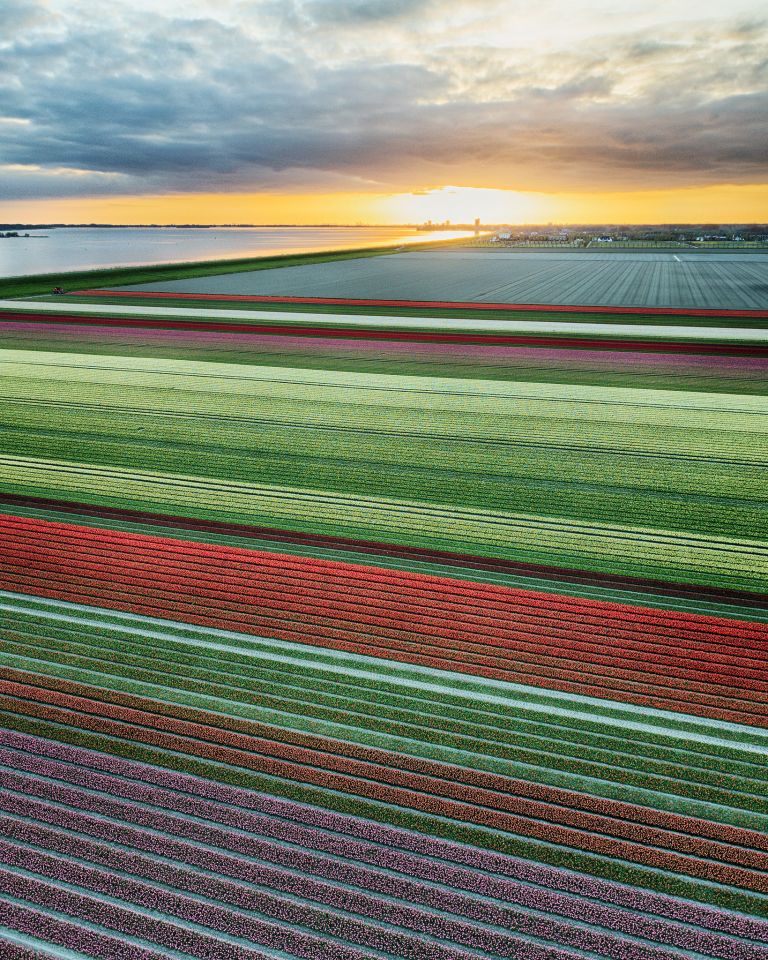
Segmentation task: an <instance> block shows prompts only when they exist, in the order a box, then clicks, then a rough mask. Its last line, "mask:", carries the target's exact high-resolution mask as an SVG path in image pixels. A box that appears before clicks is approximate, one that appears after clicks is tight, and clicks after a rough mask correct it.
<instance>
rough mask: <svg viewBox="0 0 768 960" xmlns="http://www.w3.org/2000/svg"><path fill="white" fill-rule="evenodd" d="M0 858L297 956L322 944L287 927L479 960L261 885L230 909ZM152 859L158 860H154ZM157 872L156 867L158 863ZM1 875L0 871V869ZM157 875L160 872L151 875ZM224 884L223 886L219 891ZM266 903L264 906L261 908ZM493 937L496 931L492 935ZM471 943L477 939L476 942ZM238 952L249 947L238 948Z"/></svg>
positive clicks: (214, 887) (439, 957)
mask: <svg viewBox="0 0 768 960" xmlns="http://www.w3.org/2000/svg"><path fill="white" fill-rule="evenodd" d="M0 861H2V862H5V863H7V864H9V865H12V866H15V867H20V868H22V869H26V870H30V871H32V872H34V873H37V874H42V875H44V876H47V877H50V878H51V879H53V880H59V881H63V882H65V883H69V884H74V885H77V886H79V887H83V888H85V889H87V890H90V891H93V892H94V893H96V894H104V895H107V896H111V897H116V898H119V899H121V900H124V901H128V902H129V903H132V904H136V905H138V906H140V907H144V908H146V909H156V910H158V909H159V910H161V911H162V912H163V913H165V914H168V915H170V916H172V917H176V918H178V919H181V920H186V921H188V922H192V923H197V924H201V925H203V926H206V927H208V928H210V929H211V930H215V931H218V932H220V933H224V934H227V935H229V936H232V937H239V938H241V939H245V940H249V941H252V942H254V943H257V944H261V945H263V946H266V947H270V948H273V949H280V950H287V951H289V952H291V953H296V954H297V955H298V956H303V957H315V956H322V954H318V953H317V949H318V947H321V945H322V944H323V943H326V941H325V940H324V939H322V940H321V939H320V938H318V937H316V936H311V935H309V934H305V933H302V931H301V930H298V929H292V927H309V928H311V929H314V930H316V931H318V933H319V934H320V935H321V936H322V935H327V936H331V937H334V938H340V939H344V940H352V941H353V942H356V943H359V944H360V945H361V946H363V947H368V948H370V949H373V950H379V951H383V952H386V953H393V954H395V955H396V956H399V957H402V958H404V960H479V957H478V954H477V953H475V952H474V951H467V950H463V949H460V948H455V947H451V946H448V945H443V944H440V943H435V942H433V941H431V940H425V939H422V938H419V937H414V936H410V935H406V934H403V933H402V932H400V931H397V930H394V929H392V928H390V927H382V926H379V925H374V924H366V923H365V922H362V921H359V920H353V919H350V918H348V917H344V916H342V915H339V914H334V913H327V912H324V911H321V910H318V909H317V908H315V907H310V906H306V905H305V904H301V903H295V902H294V901H291V900H279V899H278V898H276V897H273V896H270V895H269V894H264V893H262V892H252V891H248V890H247V889H246V888H242V887H241V888H240V889H239V891H238V894H239V895H238V897H237V899H238V900H239V901H240V902H238V903H237V904H236V906H237V907H238V908H239V909H238V910H237V911H234V910H230V909H227V908H225V907H221V906H218V905H216V904H213V903H201V902H200V901H199V900H193V899H191V898H189V897H186V896H184V895H183V894H179V893H175V892H171V891H168V890H165V889H161V888H157V887H153V886H151V885H150V884H147V883H144V882H142V881H138V880H133V879H128V878H126V877H122V876H118V875H117V874H114V873H111V872H109V871H105V870H101V869H98V868H95V867H90V866H84V865H82V864H79V863H73V862H71V861H68V860H65V859H62V858H59V857H53V856H50V855H48V854H46V853H41V852H38V851H35V850H29V849H27V848H21V847H16V846H14V845H12V844H7V843H4V842H1V841H0ZM158 866H159V865H158ZM157 872H158V873H162V871H161V870H159V869H158V871H157ZM171 872H172V874H173V876H174V879H180V874H181V872H182V871H180V870H178V869H176V870H172V871H171ZM0 876H2V871H0ZM157 879H160V880H161V881H163V882H166V879H167V878H163V877H161V876H158V878H157ZM195 879H196V880H197V886H198V888H199V891H200V895H201V896H204V897H208V896H215V897H219V896H220V895H221V894H222V893H224V894H226V893H227V892H229V893H232V892H233V888H234V886H235V885H233V884H229V885H227V884H225V883H223V882H222V881H212V880H209V879H208V878H203V877H201V876H200V875H199V874H197V875H195V874H191V880H192V884H193V885H194V882H195ZM227 886H228V887H229V890H227V889H226V888H227ZM265 908H266V910H265ZM243 910H253V911H258V912H267V910H268V911H269V914H268V915H269V916H271V917H273V918H274V919H275V920H277V921H278V923H277V924H275V923H271V922H269V921H264V920H261V919H259V918H257V917H253V916H248V915H246V914H245V913H242V912H240V911H243ZM500 939H501V938H500ZM507 939H508V945H502V944H500V946H501V950H500V951H498V950H497V952H499V953H500V955H501V956H506V957H510V956H519V955H521V954H522V955H525V956H530V958H531V960H555V958H566V957H568V958H571V957H573V956H574V955H573V954H572V953H571V952H570V951H567V950H565V951H563V950H558V949H551V948H548V947H539V946H538V945H536V944H528V943H526V942H524V941H523V942H520V941H517V942H515V941H514V940H513V938H511V937H509V938H507ZM327 946H328V950H327V954H326V955H327V956H329V957H334V958H336V960H362V958H363V957H367V956H369V954H368V953H367V952H362V953H361V952H360V951H359V950H358V949H357V948H355V947H349V946H347V945H346V944H340V943H335V942H333V943H328V944H327ZM478 946H480V945H479V944H478ZM243 956H244V957H247V956H250V953H245V954H243Z"/></svg>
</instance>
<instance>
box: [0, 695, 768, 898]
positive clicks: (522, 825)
mask: <svg viewBox="0 0 768 960" xmlns="http://www.w3.org/2000/svg"><path fill="white" fill-rule="evenodd" d="M14 686H15V685H13V684H6V683H2V689H4V690H5V689H10V690H13V688H14ZM19 692H23V691H22V690H20V691H19ZM32 695H33V696H35V695H37V696H38V697H39V698H40V700H32V701H29V700H20V699H17V698H16V696H15V694H5V693H2V694H0V707H1V708H3V709H11V710H14V711H16V712H19V713H21V714H23V715H26V716H33V717H38V718H39V719H43V720H53V721H54V722H59V723H61V722H64V723H67V725H70V726H72V725H74V726H76V727H79V728H80V729H86V730H95V731H97V732H99V733H101V734H105V735H111V736H117V737H121V738H123V739H128V740H130V741H133V742H141V743H147V744H150V745H153V746H158V747H161V748H162V749H169V750H174V751H177V752H182V753H185V754H188V755H192V756H198V757H204V758H206V759H211V760H214V761H215V762H219V763H229V764H233V765H236V766H240V767H246V768H249V769H253V770H257V771H259V772H261V773H265V774H267V775H270V776H276V777H281V778H282V779H286V780H290V781H292V782H294V783H295V782H297V781H298V782H303V783H307V784H312V785H315V786H319V787H322V788H325V789H331V790H338V791H341V792H344V793H347V794H352V795H357V796H363V797H366V798H369V799H373V800H375V801H378V802H380V803H386V804H391V805H394V806H398V807H406V808H411V809H414V810H419V811H422V812H424V813H427V814H431V815H433V816H434V815H436V816H439V817H448V818H450V819H453V820H457V821H459V822H464V823H473V824H476V825H478V826H483V827H489V828H491V829H493V830H500V831H503V832H507V833H510V834H516V835H518V836H523V837H529V838H532V839H534V840H538V841H543V842H545V843H554V844H558V845H561V846H565V847H571V848H575V849H580V850H584V851H587V852H591V853H593V854H597V855H600V856H607V857H611V858H614V859H616V858H618V859H621V860H629V861H632V862H635V863H638V864H644V865H646V866H650V867H653V868H655V869H664V870H672V871H674V872H677V873H681V874H685V875H688V876H691V877H698V878H699V879H703V880H707V881H710V882H713V883H723V884H729V885H732V886H737V887H741V888H743V889H746V890H754V891H757V892H768V871H765V870H763V871H762V872H758V871H756V870H754V869H747V868H743V867H740V866H733V865H730V864H725V863H723V862H718V861H713V860H705V859H700V858H699V857H698V856H696V855H685V854H680V853H677V852H674V851H672V850H670V849H668V848H660V847H650V846H647V845H645V844H643V843H639V842H634V841H629V840H624V839H615V838H613V837H610V836H606V835H603V834H596V833H593V832H590V831H589V829H588V828H587V827H571V826H563V825H561V824H558V823H553V822H551V821H547V820H546V819H533V818H531V817H529V816H525V815H519V814H515V813H510V812H507V811H506V810H499V809H494V808H492V807H490V806H487V805H486V804H488V803H496V804H497V807H498V806H504V805H505V804H503V803H500V802H499V801H500V798H499V796H498V795H496V794H493V793H492V792H491V791H486V790H483V789H481V788H468V789H462V788H461V787H460V785H457V784H448V785H445V784H443V783H441V782H439V781H437V780H436V779H435V778H431V777H426V776H424V775H420V774H412V773H407V774H404V775H399V774H397V773H393V771H391V770H385V769H384V768H381V767H378V766H375V765H371V764H368V763H365V762H363V761H349V760H346V759H343V758H340V757H338V756H336V755H329V754H324V755H322V756H320V755H318V754H316V753H313V752H311V751H308V750H306V749H304V748H293V747H284V746H283V747H281V746H280V745H276V744H274V743H268V742H265V741H261V740H258V739H257V738H248V737H244V736H242V735H235V734H228V733H227V732H226V731H219V730H212V729H211V728H206V727H203V726H201V725H199V724H194V723H191V722H187V721H174V720H171V719H168V718H165V717H163V718H157V717H155V716H154V715H152V714H147V713H145V712H143V711H136V710H129V709H126V708H118V707H114V706H112V705H109V704H105V703H103V702H95V701H94V702H88V701H84V700H83V699H82V698H78V697H72V696H68V695H63V694H62V695H59V694H52V693H48V692H41V691H39V690H38V691H36V692H35V691H32ZM43 697H44V701H45V702H41V701H42V700H43ZM48 701H54V702H59V703H61V704H62V706H58V705H55V704H54V705H51V704H50V703H48ZM83 706H86V707H88V706H90V707H91V708H92V709H93V710H94V713H93V714H91V713H85V712H82V707H83ZM113 716H118V717H124V718H125V719H118V720H114V719H111V718H112V717H113ZM176 731H178V732H176ZM212 736H213V737H215V740H214V741H213V742H211V739H210V738H211V737H212ZM201 737H207V738H209V739H201ZM229 744H238V745H237V746H230V745H229ZM256 750H258V751H261V752H255V751H256ZM265 750H269V753H267V754H265V752H264V751H265ZM318 763H320V764H322V765H320V766H318V765H317V764H318ZM374 777H376V778H377V779H373V778H374ZM382 781H383V782H382ZM446 786H447V789H446ZM441 788H442V791H443V793H442V794H441V793H438V792H437V791H438V790H441ZM446 794H447V796H446ZM454 796H457V797H460V798H462V797H463V798H466V799H454ZM539 809H540V815H541V816H543V817H544V818H546V813H547V811H546V809H545V808H544V807H543V805H542V806H541V807H540V808H539ZM637 829H638V830H640V828H637ZM716 846H717V845H715V844H713V845H712V847H713V848H716ZM756 855H758V856H759V854H756Z"/></svg>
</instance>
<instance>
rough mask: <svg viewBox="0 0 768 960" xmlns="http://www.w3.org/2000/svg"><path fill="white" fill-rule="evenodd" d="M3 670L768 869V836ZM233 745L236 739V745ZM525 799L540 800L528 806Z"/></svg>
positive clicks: (44, 687)
mask: <svg viewBox="0 0 768 960" xmlns="http://www.w3.org/2000/svg"><path fill="white" fill-rule="evenodd" d="M5 672H6V674H7V681H6V682H14V683H16V684H18V685H19V689H18V690H15V691H12V690H11V689H10V688H4V687H0V689H6V692H11V693H13V694H14V695H22V696H32V697H33V698H35V697H36V693H35V691H36V690H38V689H39V690H40V696H41V697H48V696H49V695H50V694H49V693H46V691H50V692H51V693H53V692H56V693H64V694H67V695H71V696H73V697H77V698H79V699H80V700H85V701H94V702H97V703H98V702H104V703H109V704H114V705H116V706H120V707H125V708H127V709H130V710H136V711H141V712H142V713H145V712H148V711H151V712H152V713H153V714H157V715H159V716H161V717H170V718H171V719H174V720H183V721H188V722H190V723H195V724H200V725H202V726H204V727H205V728H209V727H213V728H223V730H224V731H226V732H227V733H228V732H230V731H232V732H234V733H236V734H244V735H245V736H247V737H252V738H263V739H267V740H269V741H272V742H277V743H283V744H290V745H293V746H298V747H302V748H305V749H307V750H313V751H320V752H321V753H333V754H336V755H337V756H339V757H342V756H343V757H349V758H353V759H357V760H360V761H363V762H366V763H373V764H377V765H379V766H381V767H391V768H393V769H401V770H405V771H409V772H412V773H416V774H420V775H423V776H425V777H433V778H440V779H443V780H446V781H447V782H449V783H454V784H456V785H457V786H458V785H459V784H465V785H467V786H470V787H478V788H481V789H484V790H488V791H495V792H497V793H500V794H503V795H504V797H505V800H503V801H502V803H505V804H506V805H505V806H504V807H503V809H508V810H510V811H512V810H514V811H515V812H517V813H520V814H522V815H524V816H531V817H538V818H546V819H548V820H550V821H552V822H554V821H557V822H561V823H563V824H566V825H572V826H576V827H579V828H586V829H594V830H595V831H597V832H605V833H608V834H613V835H614V836H618V837H626V838H628V839H633V840H637V841H638V842H646V843H648V844H649V845H659V846H664V845H665V844H671V845H672V846H671V848H673V849H677V850H678V851H680V852H683V853H692V854H694V855H696V856H702V857H709V858H710V859H718V860H724V861H725V862H730V863H734V864H736V865H739V866H746V867H752V868H753V869H760V867H761V866H763V867H766V868H768V858H767V857H765V856H764V855H763V854H762V853H758V852H757V851H766V852H768V836H765V835H763V834H761V833H759V832H757V831H754V830H746V829H743V828H740V827H734V826H728V825H725V824H717V823H714V822H711V821H709V820H703V819H701V818H699V817H689V816H682V815H679V814H675V813H669V812H665V811H658V810H652V809H650V808H646V807H641V806H638V805H637V804H632V803H625V802H622V801H619V800H610V799H603V798H600V797H592V796H589V795H588V794H584V793H579V792H577V791H574V790H566V789H563V788H559V787H550V786H545V785H542V784H537V783H531V782H529V781H525V780H519V779H516V778H513V777H507V776H504V775H502V774H495V773H489V772H486V771H481V770H473V769H471V768H466V767H460V766H456V765H454V764H448V763H443V762H440V761H437V760H424V759H420V758H418V757H411V756H408V755H406V754H400V753H394V752H392V751H390V750H384V749H380V748H375V747H367V746H363V745H360V744H355V743H350V742H346V741H340V740H334V739H332V738H330V737H324V736H320V735H317V734H307V733H302V732H300V731H295V730H287V729H284V728H282V727H276V726H273V725H270V724H265V723H260V722H257V721H253V720H243V719H240V718H237V717H231V716H227V717H220V716H219V715H217V714H215V713H211V712H209V711H206V710H202V709H198V708H193V707H184V706H179V705H176V704H169V703H165V702H163V701H158V700H153V699H150V698H147V697H138V696H134V695H131V694H124V693H120V692H117V691H112V690H105V689H101V688H96V687H93V686H91V685H88V684H84V683H77V682H74V681H69V680H61V679H58V678H54V677H38V676H36V675H35V674H31V673H29V672H27V671H23V670H15V669H7V670H6V671H5ZM0 683H2V681H0ZM22 687H23V688H24V689H23V690H22V689H21V688H22ZM46 702H47V701H46ZM168 729H170V728H168ZM216 742H219V741H218V740H217V741H216ZM234 742H235V739H233V743H234ZM237 743H240V740H239V739H237ZM527 801H535V802H533V803H529V802H527ZM544 805H547V806H548V812H547V814H546V817H543V815H542V811H543V810H544V809H545V807H544ZM571 810H574V811H580V813H576V814H575V815H572V814H571V812H570V811H571ZM609 821H618V822H609ZM646 828H651V829H646ZM665 831H670V832H672V833H674V834H678V835H679V836H670V834H669V833H667V832H665ZM695 837H699V838H703V840H704V841H705V842H699V841H697V840H694V839H693V838H695ZM709 841H713V844H710V843H709ZM676 844H677V845H676ZM715 844H716V845H715ZM737 845H738V846H737Z"/></svg>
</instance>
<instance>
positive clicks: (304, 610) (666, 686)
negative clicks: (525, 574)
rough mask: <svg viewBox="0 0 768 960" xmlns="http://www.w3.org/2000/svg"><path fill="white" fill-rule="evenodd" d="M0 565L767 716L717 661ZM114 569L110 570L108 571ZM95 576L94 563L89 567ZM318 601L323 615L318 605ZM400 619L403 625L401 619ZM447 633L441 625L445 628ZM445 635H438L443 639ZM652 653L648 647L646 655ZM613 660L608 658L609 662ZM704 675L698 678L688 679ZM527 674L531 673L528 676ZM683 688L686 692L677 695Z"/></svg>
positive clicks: (250, 626) (84, 585)
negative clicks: (659, 660)
mask: <svg viewBox="0 0 768 960" xmlns="http://www.w3.org/2000/svg"><path fill="white" fill-rule="evenodd" d="M0 572H3V573H4V576H5V578H6V580H7V581H8V583H11V582H16V583H17V584H18V583H19V582H21V585H22V586H23V588H24V591H26V592H29V591H33V592H34V591H39V590H41V589H45V588H46V586H47V585H48V586H50V585H58V586H59V587H60V589H63V590H68V591H69V590H71V591H72V596H79V597H83V596H84V597H86V598H91V599H99V598H103V602H110V601H115V602H117V603H124V602H126V600H127V599H128V598H132V597H133V596H135V594H136V592H137V591H139V592H140V593H141V595H142V597H143V599H144V603H145V604H150V605H152V606H153V608H154V609H155V610H157V611H159V612H160V614H161V615H162V614H164V613H165V611H166V609H167V605H168V604H169V603H177V604H178V606H177V608H176V609H177V612H179V613H181V615H182V616H186V615H187V613H192V614H195V613H198V612H199V611H200V609H201V607H202V608H203V609H204V610H206V611H208V612H210V613H217V614H219V616H220V617H221V620H222V621H223V622H238V623H241V624H244V625H245V628H246V629H247V630H248V632H254V631H255V630H257V629H258V630H268V631H270V632H274V631H275V630H286V629H287V630H288V631H290V632H291V633H293V634H294V635H296V636H302V637H304V638H305V640H303V641H302V642H306V643H313V642H316V643H319V644H320V645H323V646H324V645H330V643H331V641H335V640H338V641H341V642H346V643H365V644H367V645H368V646H369V647H370V648H371V649H378V650H383V651H385V653H384V656H387V657H389V656H390V655H395V656H396V655H397V654H398V653H399V652H400V651H402V652H403V653H405V654H408V653H411V654H430V655H432V656H435V657H440V658H441V659H443V660H444V661H445V662H446V663H455V664H458V665H462V666H465V667H466V668H467V669H469V670H471V669H472V668H473V667H475V666H480V667H489V668H492V669H496V670H499V671H512V672H514V673H515V674H517V675H518V676H531V677H540V678H542V679H543V680H544V681H546V682H547V683H549V682H550V681H552V682H554V681H558V680H560V681H564V682H574V683H584V682H588V681H589V680H591V679H594V680H595V681H599V682H600V684H601V686H603V687H604V688H605V689H606V690H610V689H616V690H618V691H629V692H640V693H653V694H655V695H658V696H662V697H664V696H668V697H671V698H672V699H681V698H682V699H683V700H685V699H687V695H691V696H694V695H695V702H697V703H702V704H708V705H710V706H720V707H729V706H730V707H734V708H735V707H738V708H740V709H747V710H749V711H750V712H753V713H757V714H763V713H764V714H765V715H766V716H768V704H766V698H765V696H764V687H765V684H763V683H761V682H759V681H754V680H750V679H748V678H747V679H743V678H740V677H738V676H736V677H732V676H729V675H727V672H726V675H724V674H723V672H722V671H721V670H720V669H719V667H718V665H714V666H712V665H707V666H708V667H709V669H708V670H704V671H701V672H695V671H684V670H667V672H666V673H661V674H656V673H654V672H653V671H652V670H650V669H649V668H648V666H647V665H646V663H645V662H643V661H639V662H638V663H637V664H632V663H627V661H626V660H624V659H622V658H613V660H612V661H609V662H608V664H607V665H606V661H607V660H608V658H601V657H599V656H592V657H588V656H586V655H585V653H584V652H581V651H576V652H575V654H574V656H575V658H576V659H575V660H574V658H573V657H572V658H566V657H554V656H552V655H550V654H548V653H547V649H548V646H549V645H550V643H551V639H550V637H549V635H548V634H545V633H543V631H542V641H541V642H539V643H538V644H537V643H536V642H535V640H536V632H532V634H531V636H532V638H533V641H534V642H531V643H530V644H528V646H530V648H531V649H530V650H529V651H526V650H525V649H524V647H523V645H522V644H520V643H519V642H513V641H515V640H516V638H512V639H511V640H510V638H501V639H500V638H499V637H498V635H496V636H494V631H492V630H491V629H490V628H489V630H488V631H486V632H485V633H483V632H480V633H475V634H474V635H470V634H467V635H466V636H467V639H464V640H462V639H461V636H462V634H461V632H454V633H452V635H451V637H448V636H447V635H441V634H440V633H439V632H435V634H434V635H431V633H430V632H429V631H427V630H426V629H424V630H423V631H422V632H421V633H420V632H419V628H420V623H419V620H418V618H415V619H412V620H411V621H402V620H401V621H400V622H398V621H397V620H395V619H393V618H389V619H387V618H385V617H380V618H373V617H360V618H359V619H358V620H354V619H350V620H343V619H341V618H340V617H339V616H337V615H335V614H336V611H335V610H334V603H333V599H332V598H331V599H330V600H329V602H328V603H327V604H325V605H319V604H317V603H316V602H315V603H313V604H311V605H308V604H306V603H303V602H301V601H300V602H298V603H291V602H290V600H289V599H288V598H289V597H290V594H285V598H284V599H282V601H281V602H274V601H270V600H269V599H264V600H262V601H261V602H259V601H258V594H257V595H256V602H255V604H254V597H253V596H251V597H248V598H246V599H248V600H250V601H251V602H250V605H248V604H246V603H241V602H237V601H232V600H231V599H230V598H229V596H228V595H226V594H225V595H224V596H223V597H222V596H219V595H217V591H215V590H210V591H209V590H205V589H197V590H196V592H195V593H193V594H191V596H192V599H188V600H187V601H178V600H177V598H178V596H179V595H182V592H183V595H184V596H185V597H189V596H190V593H191V587H190V582H189V581H187V580H186V579H185V578H183V577H180V578H176V577H174V578H168V579H167V581H164V582H163V586H162V587H157V586H156V582H157V581H156V580H154V579H152V578H149V579H147V578H145V577H141V576H138V577H136V576H133V575H131V574H128V575H122V576H121V577H120V578H119V579H117V578H116V579H115V580H112V581H109V582H108V583H107V584H106V585H105V584H104V582H103V580H102V581H99V580H98V579H94V578H91V577H89V576H88V575H87V573H88V570H87V568H85V569H80V570H79V573H82V574H83V575H82V576H79V575H78V576H66V575H65V574H62V573H61V572H60V571H59V569H58V568H57V567H56V566H50V567H49V565H47V564H45V563H41V564H39V565H38V566H36V568H35V572H34V573H33V574H27V573H26V567H25V565H24V563H23V561H22V564H21V567H20V568H19V567H11V566H8V565H7V564H5V563H3V562H2V561H0ZM112 572H113V573H114V572H115V571H112ZM93 573H94V577H98V573H99V571H98V570H97V569H94V571H93ZM322 606H325V607H326V608H327V611H328V612H327V615H322V614H321V613H318V608H319V607H322ZM401 624H402V626H401ZM446 634H447V632H446ZM444 641H445V642H444ZM652 656H653V655H652ZM614 663H615V664H619V666H614V665H613V664H614ZM696 677H699V678H701V677H703V678H704V680H703V681H701V680H698V679H697V680H695V679H694V678H696ZM532 682H533V681H532ZM683 694H685V695H683Z"/></svg>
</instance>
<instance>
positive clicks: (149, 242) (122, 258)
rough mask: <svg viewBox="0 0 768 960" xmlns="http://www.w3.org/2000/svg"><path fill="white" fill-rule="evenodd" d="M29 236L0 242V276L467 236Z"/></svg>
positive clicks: (276, 231)
mask: <svg viewBox="0 0 768 960" xmlns="http://www.w3.org/2000/svg"><path fill="white" fill-rule="evenodd" d="M21 232H23V233H26V232H27V231H26V230H23V231H21ZM28 232H29V233H30V234H31V236H30V237H29V238H28V239H27V238H25V237H21V238H17V237H11V238H7V239H0V277H15V276H23V275H28V274H35V273H55V272H58V271H62V270H87V269H90V268H92V267H119V266H137V265H140V264H147V263H178V262H179V261H185V260H226V259H229V258H230V257H257V256H268V255H270V254H276V253H308V252H311V251H313V250H344V249H349V248H354V247H374V246H380V247H383V246H389V245H390V244H406V243H419V242H422V243H423V242H424V241H427V240H449V239H452V238H454V237H461V236H471V234H468V233H466V232H464V231H459V230H445V231H433V232H429V233H427V232H421V233H420V232H418V231H416V230H410V229H408V228H407V227H405V228H404V227H215V228H207V229H189V228H182V229H179V228H176V227H148V228H143V227H114V228H104V227H101V228H99V227H94V228H90V227H83V228H79V227H63V228H60V229H56V230H37V231H34V230H32V229H30V230H29V231H28Z"/></svg>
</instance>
